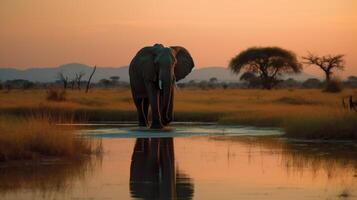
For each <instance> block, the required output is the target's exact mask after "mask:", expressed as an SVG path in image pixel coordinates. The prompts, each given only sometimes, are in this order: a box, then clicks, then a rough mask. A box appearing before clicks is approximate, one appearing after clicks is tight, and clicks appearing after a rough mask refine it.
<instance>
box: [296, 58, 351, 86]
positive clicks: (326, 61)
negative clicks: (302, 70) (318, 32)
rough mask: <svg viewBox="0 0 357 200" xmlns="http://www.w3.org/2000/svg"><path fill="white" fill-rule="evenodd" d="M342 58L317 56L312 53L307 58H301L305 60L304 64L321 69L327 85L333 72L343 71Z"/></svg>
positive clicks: (343, 62)
mask: <svg viewBox="0 0 357 200" xmlns="http://www.w3.org/2000/svg"><path fill="white" fill-rule="evenodd" d="M343 57H344V55H342V54H339V55H327V56H317V55H314V54H312V53H309V54H308V55H307V56H305V57H302V58H303V59H304V60H305V62H304V63H305V64H307V65H315V66H318V67H319V68H320V69H322V71H324V73H325V76H326V82H327V83H329V82H330V81H331V76H332V74H333V70H335V69H337V70H343V69H344V68H345V66H344V64H345V61H344V59H343Z"/></svg>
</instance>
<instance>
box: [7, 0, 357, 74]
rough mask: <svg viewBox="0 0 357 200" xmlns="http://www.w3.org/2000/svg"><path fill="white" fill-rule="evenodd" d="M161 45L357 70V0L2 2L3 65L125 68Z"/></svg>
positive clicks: (213, 56) (217, 58)
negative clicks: (339, 59) (276, 52)
mask: <svg viewBox="0 0 357 200" xmlns="http://www.w3.org/2000/svg"><path fill="white" fill-rule="evenodd" d="M154 43H162V44H164V45H182V46H185V47H186V48H187V49H188V50H189V51H190V52H191V54H192V56H193V57H194V60H195V62H196V66H197V67H206V66H227V64H228V62H229V60H230V58H231V57H233V56H234V55H236V54H237V53H239V52H240V51H242V50H244V49H246V48H248V47H251V46H280V47H283V48H286V49H289V50H292V51H295V52H296V53H297V55H298V56H300V57H301V56H302V55H304V54H306V52H307V51H310V52H314V53H318V54H337V53H342V54H346V61H347V63H346V65H347V69H346V71H345V72H344V75H346V74H352V73H353V74H355V75H357V1H356V0H127V1H120V0H105V1H103V0H102V1H100V0H0V66H1V67H17V68H29V67H47V66H58V65H60V64H64V63H68V62H80V63H84V64H88V65H94V64H97V65H99V66H123V65H128V63H129V62H130V60H131V58H132V57H133V56H134V55H135V53H136V52H137V50H138V49H140V48H141V47H143V46H146V45H152V44H154ZM306 71H307V72H309V73H314V74H319V71H317V70H316V71H315V70H314V68H313V67H308V68H307V69H306Z"/></svg>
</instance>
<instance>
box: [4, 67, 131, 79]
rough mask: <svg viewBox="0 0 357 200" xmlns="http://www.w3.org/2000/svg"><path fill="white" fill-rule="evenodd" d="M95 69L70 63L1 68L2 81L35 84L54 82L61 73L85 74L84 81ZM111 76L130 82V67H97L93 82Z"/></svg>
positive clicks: (69, 74)
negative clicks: (17, 80)
mask: <svg viewBox="0 0 357 200" xmlns="http://www.w3.org/2000/svg"><path fill="white" fill-rule="evenodd" d="M92 70H93V67H91V66H88V65H84V64H80V63H69V64H65V65H60V66H58V67H52V68H31V69H26V70H18V69H13V68H0V80H1V81H6V80H12V79H26V80H30V81H34V82H54V81H55V80H57V76H58V74H59V73H60V72H61V73H63V74H64V75H66V76H68V77H69V78H72V77H74V75H75V73H79V72H84V73H85V75H84V77H83V80H86V79H88V77H89V75H90V74H91V72H92ZM110 76H120V81H127V82H128V81H129V74H128V67H127V66H125V67H97V71H96V72H95V74H94V76H93V79H92V81H93V82H98V81H99V80H100V79H103V78H109V77H110Z"/></svg>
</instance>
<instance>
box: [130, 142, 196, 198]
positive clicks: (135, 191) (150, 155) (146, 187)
mask: <svg viewBox="0 0 357 200" xmlns="http://www.w3.org/2000/svg"><path fill="white" fill-rule="evenodd" d="M130 193H131V196H132V197H133V198H140V199H192V197H193V193H194V189H193V183H192V180H191V179H190V178H189V177H188V176H187V175H185V174H184V173H182V172H181V171H179V170H178V169H176V166H175V153H174V142H173V138H139V139H136V142H135V146H134V150H133V154H132V160H131V166H130Z"/></svg>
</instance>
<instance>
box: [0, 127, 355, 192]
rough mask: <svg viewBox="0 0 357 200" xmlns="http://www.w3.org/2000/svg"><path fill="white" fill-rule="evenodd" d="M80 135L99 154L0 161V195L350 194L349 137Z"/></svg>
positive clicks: (228, 131)
mask: <svg viewBox="0 0 357 200" xmlns="http://www.w3.org/2000/svg"><path fill="white" fill-rule="evenodd" d="M81 134H82V135H85V136H90V137H96V138H102V140H103V145H104V150H105V153H104V155H103V156H100V157H93V158H89V159H86V160H83V161H79V162H64V161H44V162H41V163H35V164H34V163H22V164H21V165H20V166H19V165H18V164H14V165H12V164H11V165H9V164H7V165H0V199H170V198H171V199H357V145H356V144H355V143H352V142H350V143H349V142H339V143H323V142H319V143H311V142H306V141H290V140H286V139H283V138H281V136H280V135H281V131H280V130H278V129H257V128H253V127H218V126H195V127H189V128H187V127H180V126H179V127H175V128H173V129H171V130H170V132H160V131H156V132H149V131H146V130H141V129H140V130H138V129H135V128H130V127H123V128H101V129H96V130H93V129H92V130H85V131H82V132H81ZM149 135H150V136H154V138H147V136H149ZM194 136H195V137H194Z"/></svg>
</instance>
